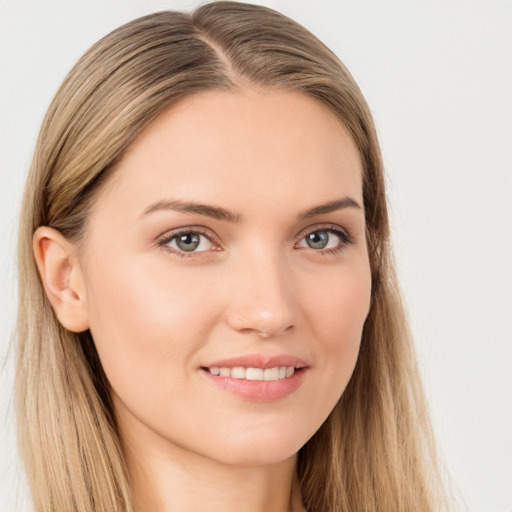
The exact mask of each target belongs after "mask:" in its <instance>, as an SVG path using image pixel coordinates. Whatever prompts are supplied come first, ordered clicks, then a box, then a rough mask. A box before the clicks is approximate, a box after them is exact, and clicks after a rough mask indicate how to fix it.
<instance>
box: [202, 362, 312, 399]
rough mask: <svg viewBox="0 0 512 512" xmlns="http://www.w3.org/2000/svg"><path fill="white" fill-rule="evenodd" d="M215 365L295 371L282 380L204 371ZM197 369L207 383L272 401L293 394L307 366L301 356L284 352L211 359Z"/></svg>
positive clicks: (250, 396)
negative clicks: (273, 354)
mask: <svg viewBox="0 0 512 512" xmlns="http://www.w3.org/2000/svg"><path fill="white" fill-rule="evenodd" d="M215 366H216V367H221V368H222V367H224V368H232V367H235V366H243V367H246V368H262V369H264V370H265V369H267V368H275V367H276V366H293V367H294V368H295V372H294V374H293V375H292V376H291V377H287V378H285V379H278V380H273V381H257V380H246V379H234V378H232V377H221V376H220V375H213V374H211V373H210V372H209V371H208V368H212V367H215ZM199 370H200V373H201V374H202V375H203V376H204V377H205V378H206V379H207V380H208V382H209V383H211V384H213V385H216V386H217V387H219V388H220V389H222V390H224V391H227V392H229V393H231V394H233V395H235V396H237V397H240V398H243V399H245V400H248V401H253V402H272V401H276V400H280V399H283V398H285V397H287V396H289V395H291V394H292V393H294V392H295V391H296V390H297V389H298V388H299V386H300V385H301V384H302V382H303V380H304V378H305V376H306V374H307V372H308V370H309V365H308V364H307V363H306V362H305V361H303V360H301V359H298V358H296V357H294V356H289V355H284V354H283V355H277V356H264V355H261V354H253V355H246V356H240V357H233V358H229V359H222V360H217V361H213V362H212V363H208V365H205V366H201V368H200V369H199Z"/></svg>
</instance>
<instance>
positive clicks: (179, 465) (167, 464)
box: [123, 438, 304, 512]
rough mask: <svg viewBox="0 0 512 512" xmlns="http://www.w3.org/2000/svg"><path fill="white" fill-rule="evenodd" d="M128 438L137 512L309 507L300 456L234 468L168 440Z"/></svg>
mask: <svg viewBox="0 0 512 512" xmlns="http://www.w3.org/2000/svg"><path fill="white" fill-rule="evenodd" d="M126 441H127V439H126V438H125V442H124V443H123V444H124V445H125V450H124V451H125V454H126V459H127V465H128V471H129V474H130V479H131V489H132V494H133V498H134V503H135V509H134V510H135V512H146V511H147V510H151V511H152V512H171V511H176V510H179V511H180V512H196V511H197V510H201V512H221V511H222V512H235V511H236V512H268V511H269V510H272V511H273V512H299V511H304V508H303V506H302V501H301V495H300V487H299V485H298V481H297V478H296V462H297V457H296V456H293V457H290V458H289V459H286V460H284V461H280V462H278V463H275V464H271V465H266V466H261V465H259V466H234V465H231V464H224V463H221V462H219V461H214V460H212V459H209V458H206V457H204V456H202V455H198V454H195V453H193V452H190V451H188V450H186V449H184V448H181V447H178V446H176V445H172V444H170V443H167V442H165V443H157V444H155V445H153V446H151V445H150V446H148V444H147V443H144V446H142V445H140V444H138V443H136V439H133V438H132V439H131V440H130V442H128V443H127V442H126ZM164 445H165V446H164ZM128 447H129V448H128Z"/></svg>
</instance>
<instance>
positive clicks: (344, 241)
mask: <svg viewBox="0 0 512 512" xmlns="http://www.w3.org/2000/svg"><path fill="white" fill-rule="evenodd" d="M318 231H324V232H327V233H329V234H334V235H336V236H337V237H338V238H339V239H340V240H341V242H340V243H339V245H338V246H337V247H334V248H331V249H318V250H315V249H312V248H311V249H312V250H313V251H314V252H316V253H319V254H321V255H336V254H340V253H341V252H343V250H344V249H345V248H346V246H347V245H353V244H355V240H354V238H353V237H352V235H350V233H349V232H348V231H347V230H345V229H341V228H340V227H339V226H336V225H334V224H328V225H319V226H314V227H313V228H308V229H307V230H305V231H303V232H302V233H301V234H300V235H299V241H298V242H296V243H295V244H294V247H296V246H297V244H298V243H300V242H301V241H302V240H303V239H304V238H305V237H306V236H308V235H311V234H313V233H316V232H318ZM180 235H201V236H204V237H205V238H207V239H208V240H209V242H210V243H211V244H212V245H213V246H214V247H217V249H214V250H216V251H218V250H220V249H219V247H220V244H218V243H216V241H215V237H213V236H212V233H211V232H210V231H208V230H206V229H203V228H200V227H189V228H185V229H179V230H178V231H173V232H171V233H166V234H165V235H164V236H163V237H162V238H160V239H159V240H158V242H157V245H158V246H159V247H161V248H162V249H164V250H165V251H166V252H167V253H168V254H172V255H174V256H177V257H179V258H193V257H196V256H197V255H198V252H199V253H201V252H208V251H190V252H186V251H181V250H176V249H174V248H173V247H169V245H168V244H169V243H170V242H172V241H173V240H175V239H176V238H178V237H179V236H180ZM304 248H305V247H304Z"/></svg>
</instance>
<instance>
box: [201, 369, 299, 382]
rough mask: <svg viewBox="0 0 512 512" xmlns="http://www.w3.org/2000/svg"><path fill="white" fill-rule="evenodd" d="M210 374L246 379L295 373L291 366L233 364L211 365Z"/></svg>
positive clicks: (266, 378)
mask: <svg viewBox="0 0 512 512" xmlns="http://www.w3.org/2000/svg"><path fill="white" fill-rule="evenodd" d="M208 371H209V372H210V373H211V374H212V375H219V376H220V377H231V378H232V379H246V380H268V381H272V380H279V379H286V378H288V377H291V376H292V375H293V374H294V373H295V367H293V366H276V367H275V368H266V369H263V368H244V367H242V366H235V367H233V368H219V367H218V366H212V367H211V368H208Z"/></svg>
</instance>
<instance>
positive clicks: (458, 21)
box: [0, 0, 512, 512]
mask: <svg viewBox="0 0 512 512" xmlns="http://www.w3.org/2000/svg"><path fill="white" fill-rule="evenodd" d="M197 3H198V2H194V1H178V0H176V1H172V0H169V1H156V0H101V1H99V0H87V1H76V0H75V1H70V0H60V1H57V0H44V1H40V0H33V1H29V0H0V239H1V244H0V269H1V272H0V358H1V361H2V362H4V360H5V362H4V364H3V366H2V370H1V379H0V390H1V391H0V414H1V419H0V425H1V428H2V430H1V432H0V443H1V444H0V446H1V450H2V451H1V454H0V511H1V512H7V511H14V512H20V511H25V510H29V506H28V505H27V504H24V503H26V500H25V501H24V500H23V496H26V495H27V492H26V489H25V488H24V487H23V482H22V480H21V473H20V471H19V468H18V465H19V464H18V461H17V458H16V452H15V434H14V428H13V425H14V422H13V417H12V410H11V409H12V407H11V406H12V403H11V400H12V377H13V368H12V357H11V356H12V354H10V353H9V351H8V348H9V346H10V343H11V332H12V328H13V323H14V317H15V300H16V285H15V282H16V281H15V273H16V268H15V263H14V257H15V237H16V226H17V216H18V213H19V202H20V196H21V192H22V187H23V182H24V178H25V176H26V172H27V169H28V166H29V163H30V159H31V152H32V149H33V146H34V142H35V138H36V135H37V132H38V129H39V125H40V123H41V120H42V117H43V115H44V112H45V110H46V108H47V106H48V104H49V102H50V100H51V97H52V96H53V94H54V93H55V91H56V89H57V87H58V85H59V84H60V82H61V81H62V79H63V78H64V76H65V74H66V72H67V71H68V70H69V69H70V68H71V66H72V65H73V64H74V62H75V61H76V60H77V58H78V57H79V56H80V55H81V54H82V53H83V52H84V51H85V50H86V49H87V48H88V47H89V46H90V45H91V44H92V43H93V42H95V41H96V40H97V39H99V38H100V37H101V36H103V35H105V34H106V33H107V32H109V31H110V30H112V29H114V28H115V27H117V26H118V25H120V24H122V23H124V22H126V21H128V20H130V19H132V18H135V17H138V16H140V15H143V14H146V13H148V12H152V11H157V10H162V9H169V8H175V9H186V10H190V9H191V8H193V7H194V6H195V5H197ZM260 3H263V4H265V5H268V6H270V7H273V8H275V9H277V10H280V11H282V12H283V13H285V14H287V15H289V16H290V17H292V18H294V19H295V20H297V21H299V22H300V23H302V24H303V25H305V26H306V27H307V28H309V29H310V30H311V31H312V32H314V33H315V34H316V35H318V36H319V37H320V38H321V39H322V40H323V41H324V42H325V43H326V44H327V45H328V46H330V47H331V48H332V49H333V50H334V51H335V52H336V53H337V54H338V55H339V56H340V58H341V59H342V60H343V61H344V62H345V64H346V65H347V66H348V68H349V69H350V70H351V72H352V73H353V75H354V76H355V78H356V80H357V81H358V83H359V84H360V86H361V88H362V90H363V93H364V94H365V95H366V97H367V100H368V102H369V104H370V107H371V108H372V111H373V113H374V116H375V120H376V124H377V127H378V131H379V134H380V139H381V144H382V148H383V153H384V160H385V164H386V168H387V172H388V186H389V196H390V201H391V210H392V226H393V229H394V241H395V247H396V253H397V259H398V263H399V274H400V278H401V282H402V285H403V288H404V292H405V297H406V300H407V304H408V308H409V313H410V318H411V323H412V326H413V330H414V333H415V338H416V343H417V348H418V354H419V359H420V364H421V368H422V371H423V373H424V378H425V385H426V389H427V393H428V395H429V399H430V404H431V408H432V414H433V419H434V426H435V429H436V432H437V435H438V439H439V444H440V448H441V451H442V453H443V456H444V459H445V461H446V465H447V467H448V470H449V472H450V473H451V475H452V478H453V480H454V482H455V484H456V486H457V488H458V490H459V492H460V494H461V496H462V497H463V498H464V500H465V502H466V505H467V509H468V510H470V511H471V512H504V511H507V512H509V511H512V496H511V494H512V400H511V393H512V371H511V367H512V320H511V317H512V298H511V294H512V292H511V290H512V235H511V233H512V225H511V224H512V222H511V219H512V207H511V204H512V177H511V176H512V151H511V145H512V144H511V143H512V1H510V0H428V1H427V0H422V1H410V0H396V1H392V0H374V1H370V0H337V1H336V0H332V1H327V0H316V1H309V0H295V1H292V0H289V1H286V0H268V1H262V2H260ZM20 482H21V483H20ZM17 496H18V497H21V501H18V502H16V501H15V500H16V499H17ZM354 512H356V511H354Z"/></svg>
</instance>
